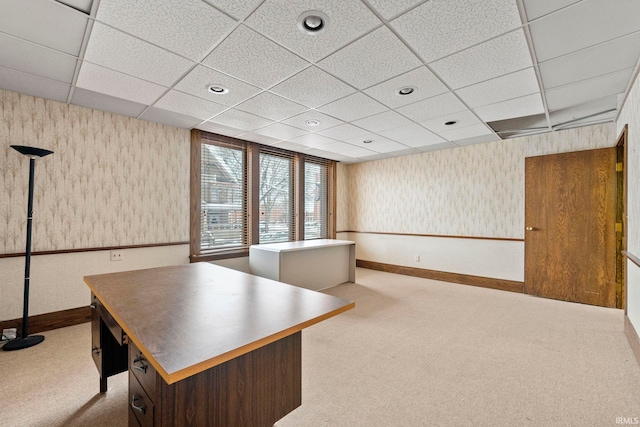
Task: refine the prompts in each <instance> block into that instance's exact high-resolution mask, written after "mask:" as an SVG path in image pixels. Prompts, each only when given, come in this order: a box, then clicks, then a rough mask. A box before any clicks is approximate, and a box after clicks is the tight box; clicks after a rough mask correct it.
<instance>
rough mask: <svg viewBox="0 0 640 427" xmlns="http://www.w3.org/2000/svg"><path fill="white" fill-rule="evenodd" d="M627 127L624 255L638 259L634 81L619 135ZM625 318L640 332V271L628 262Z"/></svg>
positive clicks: (639, 132)
mask: <svg viewBox="0 0 640 427" xmlns="http://www.w3.org/2000/svg"><path fill="white" fill-rule="evenodd" d="M626 124H628V125H629V129H628V134H627V137H628V140H627V143H628V146H627V182H628V189H627V229H628V235H627V251H628V252H630V253H631V254H632V255H634V256H635V257H636V258H640V188H639V187H638V183H640V83H639V82H638V79H637V76H636V81H635V83H634V85H633V87H632V89H631V92H630V93H629V96H628V97H627V100H626V101H625V104H624V106H623V108H622V111H621V113H620V116H619V117H618V121H617V131H618V134H619V133H620V132H622V129H623V128H624V126H625V125H626ZM627 275H628V276H627V292H628V293H627V298H628V299H627V315H628V316H629V320H630V321H631V323H632V324H633V326H634V328H635V329H636V331H640V267H638V266H637V265H636V264H634V263H633V262H631V261H629V260H627Z"/></svg>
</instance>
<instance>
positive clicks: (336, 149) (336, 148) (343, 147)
mask: <svg viewBox="0 0 640 427" xmlns="http://www.w3.org/2000/svg"><path fill="white" fill-rule="evenodd" d="M355 148H357V147H356V146H354V145H351V144H347V143H346V142H333V143H332V144H327V145H323V146H322V148H321V149H322V150H324V151H328V152H332V153H338V154H343V153H346V152H347V151H351V150H353V149H355Z"/></svg>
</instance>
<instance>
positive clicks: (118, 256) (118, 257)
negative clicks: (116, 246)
mask: <svg viewBox="0 0 640 427" xmlns="http://www.w3.org/2000/svg"><path fill="white" fill-rule="evenodd" d="M122 259H123V258H122V251H111V261H122Z"/></svg>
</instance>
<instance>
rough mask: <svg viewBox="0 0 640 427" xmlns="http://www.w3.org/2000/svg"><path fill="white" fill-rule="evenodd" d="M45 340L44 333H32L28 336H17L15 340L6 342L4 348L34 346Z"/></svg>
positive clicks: (16, 348)
mask: <svg viewBox="0 0 640 427" xmlns="http://www.w3.org/2000/svg"><path fill="white" fill-rule="evenodd" d="M42 341H44V337H43V336H42V335H30V336H28V337H26V338H16V339H15V340H13V341H9V342H8V343H6V344H5V345H4V346H3V347H2V349H3V350H5V351H12V350H22V349H23V348H29V347H33V346H34V345H38V344H40V343H41V342H42Z"/></svg>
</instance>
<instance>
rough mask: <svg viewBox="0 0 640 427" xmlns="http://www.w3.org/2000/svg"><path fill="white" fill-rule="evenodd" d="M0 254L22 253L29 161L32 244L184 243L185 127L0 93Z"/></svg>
mask: <svg viewBox="0 0 640 427" xmlns="http://www.w3.org/2000/svg"><path fill="white" fill-rule="evenodd" d="M0 108H1V117H2V121H1V122H0V144H1V145H0V253H3V254H6V253H16V252H23V251H24V246H25V224H26V215H27V191H28V177H29V171H28V169H29V166H28V165H29V159H28V158H27V157H25V156H22V155H20V154H19V153H18V152H16V151H14V150H13V149H11V148H10V147H9V146H10V145H14V144H15V145H30V146H37V147H42V148H46V149H49V150H53V151H54V152H55V153H54V154H53V155H51V156H48V157H45V158H43V159H38V160H36V171H35V176H36V180H35V197H34V223H33V233H34V234H33V250H34V251H45V250H62V249H77V248H94V247H107V246H116V245H135V244H152V243H166V242H178V241H187V240H188V239H189V131H188V130H185V129H177V128H172V127H168V126H163V125H160V124H157V123H152V122H147V121H143V120H138V119H134V118H130V117H125V116H119V115H114V114H109V113H105V112H101V111H97V110H91V109H87V108H83V107H78V106H74V105H67V104H63V103H60V102H55V101H49V100H44V99H41V98H34V97H31V96H27V95H22V94H18V93H14V92H9V91H4V90H0Z"/></svg>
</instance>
